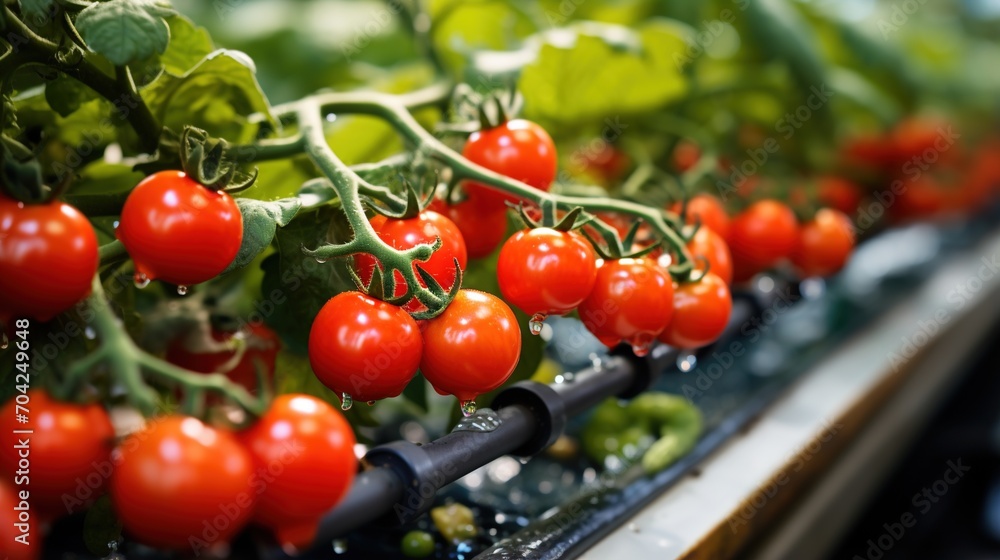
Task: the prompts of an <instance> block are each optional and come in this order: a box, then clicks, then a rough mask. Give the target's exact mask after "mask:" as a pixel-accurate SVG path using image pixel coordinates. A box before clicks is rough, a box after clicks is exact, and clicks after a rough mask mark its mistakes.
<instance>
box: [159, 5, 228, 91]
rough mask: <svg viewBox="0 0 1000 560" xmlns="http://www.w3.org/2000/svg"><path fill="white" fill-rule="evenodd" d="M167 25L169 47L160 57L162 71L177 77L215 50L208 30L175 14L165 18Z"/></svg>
mask: <svg viewBox="0 0 1000 560" xmlns="http://www.w3.org/2000/svg"><path fill="white" fill-rule="evenodd" d="M167 25H168V26H169V28H170V45H168V46H167V50H166V51H164V53H163V54H162V55H161V56H160V62H161V63H162V64H163V70H164V71H166V72H170V73H171V74H174V75H178V76H179V75H181V74H183V73H185V72H187V71H188V70H190V69H191V68H193V67H194V66H195V65H196V64H198V62H200V61H201V59H203V58H205V57H206V56H208V55H209V54H210V53H211V52H212V51H214V50H215V45H214V44H213V43H212V37H211V36H210V35H209V34H208V30H206V29H205V28H204V27H199V26H197V25H195V24H194V23H193V22H192V21H191V20H189V19H188V18H186V17H184V16H182V15H180V14H175V15H173V16H171V17H169V18H167Z"/></svg>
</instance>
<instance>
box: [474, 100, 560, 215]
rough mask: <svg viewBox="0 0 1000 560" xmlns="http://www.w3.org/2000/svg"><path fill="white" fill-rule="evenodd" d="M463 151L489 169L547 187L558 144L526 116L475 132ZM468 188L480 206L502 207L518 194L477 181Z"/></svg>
mask: <svg viewBox="0 0 1000 560" xmlns="http://www.w3.org/2000/svg"><path fill="white" fill-rule="evenodd" d="M462 155H463V156H465V158H466V159H468V160H469V161H471V162H473V163H477V164H479V165H481V166H483V167H485V168H487V169H489V170H490V171H495V172H496V173H499V174H501V175H504V176H507V177H510V178H511V179H516V180H518V181H521V182H523V183H526V184H528V185H529V186H532V187H535V188H536V189H539V190H543V191H547V190H549V188H550V187H551V186H552V182H553V181H554V180H555V178H556V167H557V161H556V147H555V143H554V142H553V141H552V137H551V136H549V134H548V133H547V132H545V129H543V128H542V127H540V126H538V125H537V124H535V123H533V122H531V121H527V120H524V119H514V120H510V121H507V122H505V123H503V124H501V125H499V126H496V127H494V128H489V129H486V130H480V131H477V132H473V133H472V135H471V136H469V141H468V142H466V144H465V148H464V149H463V150H462ZM465 191H466V192H467V193H468V194H469V196H470V198H473V199H474V200H475V201H476V202H477V204H479V205H480V206H481V207H483V208H486V209H489V208H500V207H503V206H504V204H505V202H507V201H509V202H514V203H516V202H517V198H516V197H514V196H511V195H507V194H505V193H502V192H500V191H497V190H494V189H492V188H490V187H489V186H487V185H482V184H479V183H475V182H471V181H469V182H467V183H465Z"/></svg>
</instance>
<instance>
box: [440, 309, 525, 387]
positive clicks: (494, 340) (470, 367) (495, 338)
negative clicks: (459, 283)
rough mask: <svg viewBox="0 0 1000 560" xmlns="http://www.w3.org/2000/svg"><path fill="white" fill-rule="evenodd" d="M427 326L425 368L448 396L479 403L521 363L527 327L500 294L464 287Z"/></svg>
mask: <svg viewBox="0 0 1000 560" xmlns="http://www.w3.org/2000/svg"><path fill="white" fill-rule="evenodd" d="M423 329H424V332H423V334H424V355H423V358H422V359H421V360H420V371H421V372H422V373H423V374H424V377H426V378H427V381H429V382H430V383H431V385H433V386H434V389H435V390H437V392H438V393H440V394H442V395H455V396H456V397H458V400H460V401H462V402H463V403H465V402H469V401H474V400H475V398H476V397H477V396H478V395H481V394H483V393H488V392H490V391H492V390H493V389H496V388H497V387H499V386H500V385H503V382H504V381H507V378H509V377H510V374H511V373H513V372H514V368H515V367H517V360H518V358H520V355H521V329H520V328H519V327H518V325H517V318H516V317H515V316H514V312H513V311H511V310H510V307H507V304H506V303H504V302H503V300H501V299H499V298H497V297H496V296H493V295H490V294H487V293H484V292H480V291H476V290H459V292H458V294H456V295H455V299H454V300H452V302H451V304H450V305H448V307H447V308H446V309H445V310H444V313H442V314H440V315H438V316H437V317H435V318H433V319H431V320H430V321H427V322H426V324H425V325H424V327H423Z"/></svg>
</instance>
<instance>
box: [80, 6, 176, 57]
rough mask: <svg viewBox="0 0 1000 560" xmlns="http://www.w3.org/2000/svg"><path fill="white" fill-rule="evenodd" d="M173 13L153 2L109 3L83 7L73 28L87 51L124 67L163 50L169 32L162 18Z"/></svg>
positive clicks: (165, 46)
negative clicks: (78, 33) (81, 38)
mask: <svg viewBox="0 0 1000 560" xmlns="http://www.w3.org/2000/svg"><path fill="white" fill-rule="evenodd" d="M173 13H174V12H173V10H172V9H171V8H170V7H169V5H164V4H161V3H159V2H156V1H155V0H110V1H109V2H100V3H97V4H92V5H91V6H89V7H87V8H84V10H83V11H81V12H80V14H79V15H78V16H77V18H76V27H77V29H78V30H79V31H80V35H81V36H82V37H83V40H84V41H86V43H87V46H88V47H90V49H91V50H93V51H94V52H96V53H98V54H101V55H103V56H104V57H105V58H107V59H108V60H110V61H111V63H112V64H114V65H116V66H124V65H126V64H128V63H130V62H134V61H138V60H142V59H144V58H148V57H150V56H152V55H153V54H156V53H162V52H164V51H165V50H166V49H167V43H168V42H169V40H170V32H169V31H168V28H167V24H166V22H165V21H164V20H163V18H164V17H166V16H169V15H172V14H173Z"/></svg>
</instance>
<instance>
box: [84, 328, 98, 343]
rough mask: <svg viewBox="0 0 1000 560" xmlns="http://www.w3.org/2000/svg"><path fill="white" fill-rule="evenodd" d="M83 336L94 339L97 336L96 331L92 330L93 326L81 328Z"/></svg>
mask: <svg viewBox="0 0 1000 560" xmlns="http://www.w3.org/2000/svg"><path fill="white" fill-rule="evenodd" d="M83 336H85V337H87V340H94V339H95V338H97V331H95V330H94V327H87V328H85V329H83Z"/></svg>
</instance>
